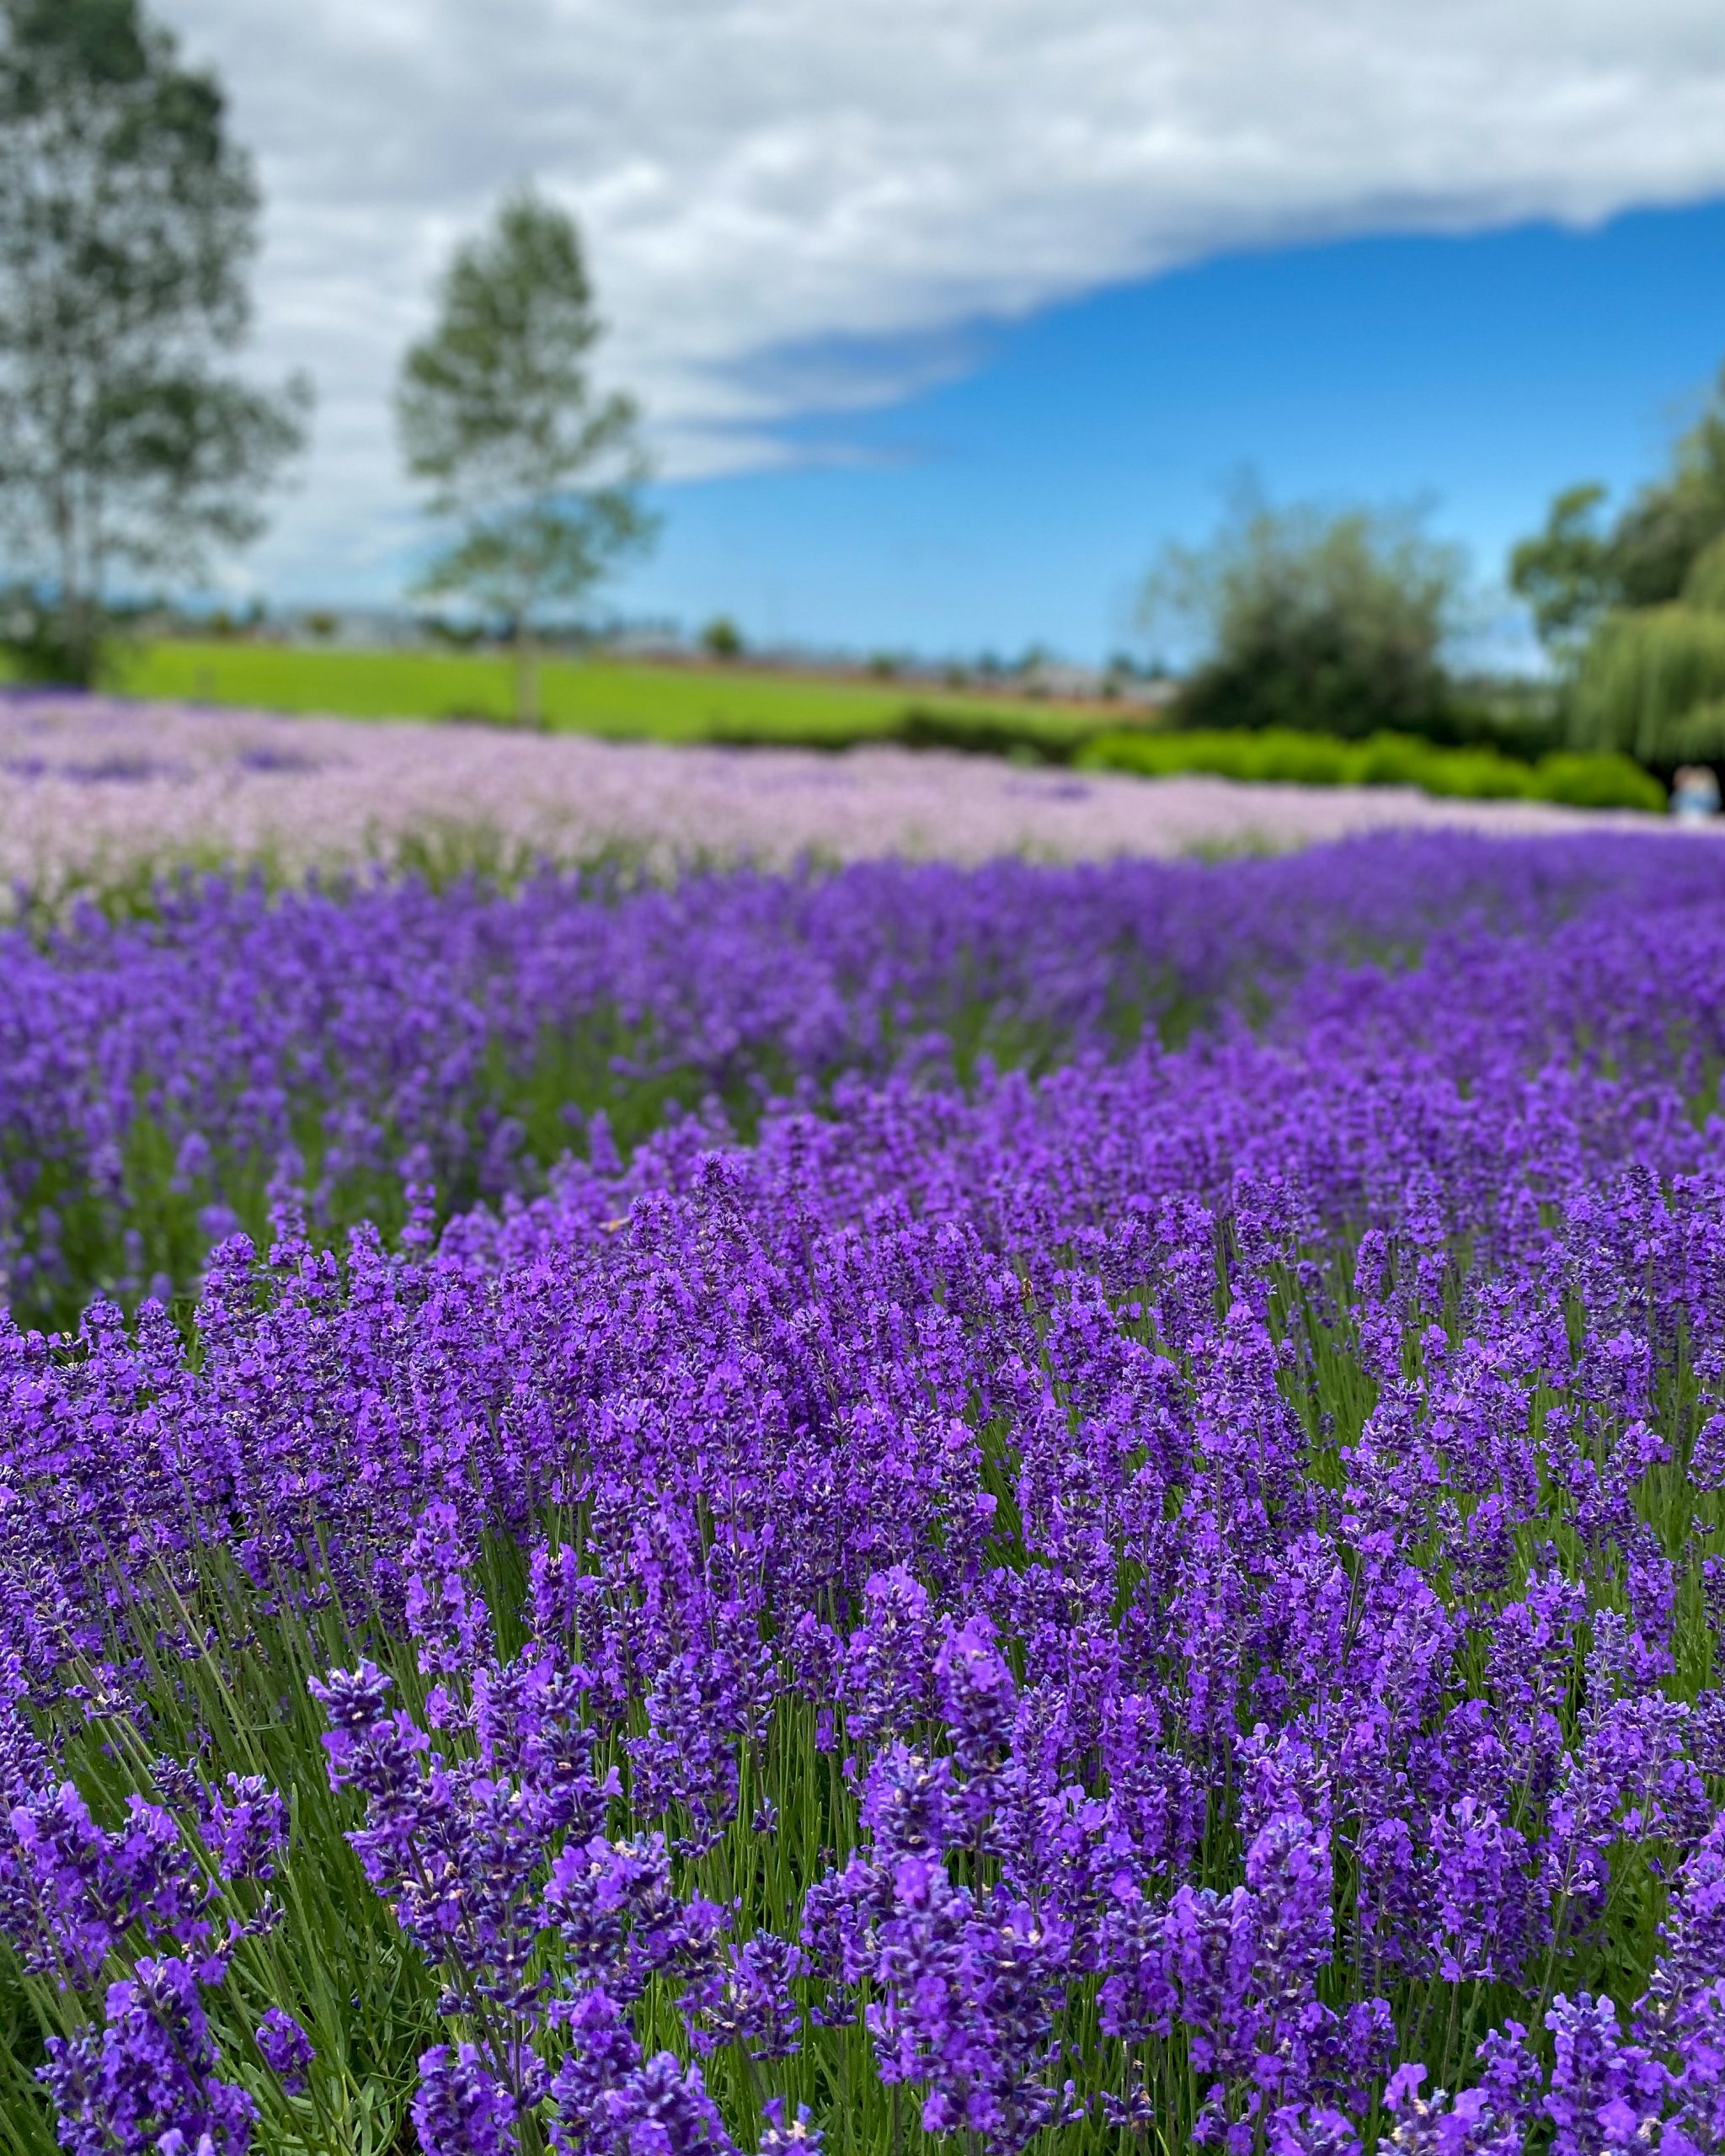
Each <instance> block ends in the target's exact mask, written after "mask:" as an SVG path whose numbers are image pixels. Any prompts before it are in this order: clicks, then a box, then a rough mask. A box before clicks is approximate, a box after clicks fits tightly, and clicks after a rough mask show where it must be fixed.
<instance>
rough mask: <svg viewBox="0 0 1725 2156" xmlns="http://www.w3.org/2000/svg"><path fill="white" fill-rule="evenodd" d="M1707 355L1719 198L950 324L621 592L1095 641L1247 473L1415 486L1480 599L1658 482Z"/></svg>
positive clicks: (686, 517)
mask: <svg viewBox="0 0 1725 2156" xmlns="http://www.w3.org/2000/svg"><path fill="white" fill-rule="evenodd" d="M856 356H857V357H859V358H862V359H867V358H868V356H869V355H867V354H863V355H856ZM877 356H879V355H877ZM892 357H893V360H894V362H895V365H896V366H900V367H912V368H914V366H915V363H916V358H917V355H916V353H915V352H914V351H912V352H909V353H904V352H900V353H895V354H894V355H892ZM1722 360H1725V203H1717V202H1716V203H1710V204H1707V205H1702V206H1699V207H1696V208H1690V209H1685V210H1680V211H1653V212H1640V213H1635V214H1632V215H1629V216H1621V217H1619V218H1616V219H1615V220H1613V221H1610V222H1609V223H1607V224H1605V226H1603V227H1599V228H1598V229H1596V230H1593V231H1589V232H1576V231H1573V230H1564V229H1562V228H1560V227H1555V226H1552V225H1549V224H1545V225H1532V226H1525V227H1517V228H1515V229H1513V230H1510V231H1507V232H1490V233H1484V234H1474V235H1470V236H1464V237H1384V238H1372V237H1364V238H1357V239H1348V240H1344V241H1340V242H1334V243H1328V244H1319V245H1310V246H1301V247H1291V248H1274V249H1269V250H1261V251H1254V252H1251V253H1238V254H1228V255H1224V256H1221V257H1220V258H1218V259H1213V260H1210V261H1207V262H1203V263H1200V264H1195V265H1193V266H1190V267H1188V268H1184V269H1180V270H1172V271H1170V272H1168V273H1167V274H1165V275H1162V276H1159V277H1156V278H1151V279H1149V280H1144V281H1141V282H1139V283H1135V284H1130V285H1124V286H1119V287H1116V288H1114V289H1110V290H1108V291H1103V292H1099V293H1097V294H1096V295H1095V296H1092V297H1090V298H1087V299H1085V300H1082V301H1081V302H1076V303H1074V304H1071V305H1067V306H1063V307H1054V308H1050V309H1049V310H1047V311H1045V312H1041V313H1039V314H1037V315H1036V316H1034V317H1033V318H1031V319H1030V320H1028V321H1026V322H1023V323H1017V324H1016V325H1014V326H1012V327H1010V328H996V329H993V330H989V329H987V328H982V327H978V328H973V329H971V330H969V332H967V333H965V334H963V335H953V336H949V337H948V338H947V339H944V340H943V344H941V345H939V346H937V347H936V348H934V350H933V351H932V354H931V355H929V356H928V364H929V366H930V367H932V366H942V365H944V366H950V367H953V368H961V369H962V371H959V372H958V373H956V374H955V376H954V377H953V378H952V379H948V380H947V381H944V382H941V383H940V384H939V385H938V386H936V387H929V388H927V389H924V390H923V391H921V392H920V393H917V394H913V395H911V396H908V397H906V398H904V399H903V400H902V401H899V402H895V403H891V404H889V405H888V406H886V407H884V408H878V409H874V410H871V411H867V412H863V413H857V412H850V413H841V414H834V415H831V416H827V417H824V416H822V415H821V414H819V413H818V412H817V413H814V414H809V415H808V416H805V417H804V418H802V419H798V421H797V422H795V423H794V424H790V425H787V426H785V427H784V428H782V429H781V430H780V431H781V433H782V436H783V438H784V439H785V440H788V441H789V442H791V443H793V444H794V445H795V446H796V448H797V451H798V453H799V454H800V455H802V456H806V457H807V458H809V460H810V461H809V462H806V463H802V464H793V465H789V466H785V467H777V468H772V469H767V470H759V471H754V472H740V473H733V474H730V475H727V476H724V477H720V478H712V479H706V480H697V481H691V482H686V483H681V484H675V485H668V486H662V487H660V488H659V489H657V494H658V497H659V499H660V505H661V507H662V508H663V510H664V511H665V520H666V521H665V531H664V536H663V538H662V540H661V542H660V547H659V550H658V552H657V555H656V557H655V558H654V560H653V561H652V562H651V563H649V565H647V566H646V567H645V568H643V569H641V570H639V571H638V572H637V573H635V574H632V575H631V576H630V577H628V579H626V581H625V582H624V583H622V584H621V585H620V586H619V587H618V588H617V594H616V595H617V600H618V601H619V603H621V604H622V605H625V606H628V607H629V608H631V609H633V610H636V611H644V612H651V611H665V612H666V613H668V614H671V615H674V616H678V617H680V618H681V619H683V620H685V621H687V622H698V621H700V620H702V619H704V618H705V617H706V616H709V615H711V614H713V613H717V612H721V611H723V612H727V613H729V614H731V615H733V616H734V617H735V618H736V620H737V621H738V622H739V623H740V626H741V627H743V629H744V631H745V633H746V634H748V635H749V636H750V637H752V638H761V639H766V640H775V639H777V638H798V639H800V640H803V641H805V642H809V643H822V642H826V641H831V642H833V643H843V644H849V645H852V646H859V647H863V648H873V647H881V648H889V647H900V646H908V647H914V648H919V649H921V650H925V651H929V652H944V651H963V652H974V651H977V650H980V649H982V648H986V647H992V648H995V649H996V650H998V651H1001V652H1003V653H1010V652H1016V651H1017V650H1020V649H1022V648H1023V646H1024V645H1025V644H1026V643H1029V642H1031V641H1040V642H1042V643H1046V644H1049V645H1050V646H1053V647H1055V648H1059V649H1060V650H1063V651H1065V652H1067V653H1070V654H1072V655H1074V656H1082V657H1093V656H1097V655H1100V654H1103V653H1104V652H1106V651H1108V650H1110V649H1112V648H1114V646H1115V645H1117V644H1120V643H1126V642H1128V641H1129V630H1130V611H1131V600H1132V595H1133V592H1134V588H1135V584H1136V583H1137V581H1138V580H1139V579H1140V577H1141V575H1142V574H1143V571H1144V568H1145V567H1146V563H1148V562H1149V560H1150V559H1151V556H1152V555H1153V553H1154V552H1155V550H1156V546H1157V545H1158V543H1159V542H1161V541H1162V540H1163V539H1164V538H1167V537H1169V536H1176V537H1181V538H1186V539H1192V538H1196V537H1199V536H1202V535H1203V534H1204V532H1205V531H1207V530H1208V529H1209V528H1210V526H1211V525H1212V524H1213V523H1214V521H1215V518H1216V516H1217V515H1218V513H1219V511H1220V508H1221V506H1222V504H1223V499H1224V496H1225V494H1226V488H1227V486H1228V483H1229V482H1230V480H1231V478H1234V477H1235V476H1236V475H1237V474H1239V473H1240V472H1242V470H1243V469H1247V468H1249V469H1251V470H1252V472H1255V473H1256V474H1257V475H1258V478H1259V479H1260V480H1261V481H1262V483H1263V485H1264V487H1265V488H1266V490H1267V491H1268V493H1269V494H1270V495H1271V496H1272V498H1274V499H1289V498H1293V497H1309V496H1317V497H1323V498H1329V499H1338V500H1340V499H1360V500H1368V501H1374V502H1383V501H1390V500H1400V501H1408V500H1413V499H1425V500H1428V501H1429V503H1430V504H1431V511H1430V526H1431V529H1432V530H1433V531H1435V532H1439V533H1441V534H1443V535H1444V536H1451V537H1455V538H1459V539H1461V540H1462V541H1464V542H1466V544H1467V545H1468V547H1470V549H1471V552H1472V554H1473V557H1474V561H1475V566H1476V569H1477V573H1478V574H1479V577H1480V580H1481V583H1482V585H1486V586H1489V585H1491V584H1493V583H1494V582H1500V579H1501V577H1502V574H1503V560H1504V557H1505V554H1506V552H1507V550H1508V547H1509V544H1510V543H1511V542H1512V541H1513V540H1514V538H1515V537H1517V536H1519V535H1521V534H1522V533H1524V532H1525V531H1529V530H1530V529H1531V528H1532V527H1533V526H1535V525H1536V524H1537V522H1538V521H1539V520H1540V518H1541V515H1543V512H1544V508H1545V504H1546V502H1547V500H1548V499H1549V498H1550V496H1551V494H1553V493H1554V492H1555V491H1556V490H1557V488H1559V487H1560V486H1562V485H1565V484H1567V483H1569V482H1570V481H1572V480H1574V479H1578V478H1599V479H1601V480H1604V481H1605V482H1606V483H1608V484H1610V485H1611V486H1613V487H1614V488H1629V487H1632V485H1633V484H1634V483H1636V482H1637V480H1638V479H1639V478H1642V477H1644V476H1646V475H1647V474H1648V472H1649V471H1650V470H1652V469H1653V468H1654V467H1656V466H1657V465H1658V462H1659V461H1660V459H1661V458H1662V456H1663V455H1664V450H1665V447H1666V445H1667V444H1668V442H1669V439H1670V437H1671V435H1672V433H1673V432H1674V430H1675V429H1676V428H1677V427H1678V426H1680V424H1682V421H1683V419H1684V417H1685V414H1688V413H1690V412H1691V411H1692V410H1693V409H1694V408H1695V405H1696V401H1697V400H1698V399H1699V398H1701V396H1702V395H1703V394H1704V393H1705V392H1706V388H1707V386H1708V385H1709V383H1710V382H1711V381H1712V377H1713V376H1714V374H1715V373H1716V371H1717V368H1718V366H1719V365H1720V363H1721V361H1722ZM1523 634H1524V632H1521V631H1519V629H1518V628H1517V627H1515V626H1514V621H1513V617H1512V618H1510V619H1506V620H1505V621H1504V622H1503V627H1501V629H1500V630H1499V631H1498V642H1499V643H1501V644H1503V645H1504V646H1505V647H1508V648H1513V647H1514V646H1515V645H1516V643H1518V641H1519V639H1520V638H1521V637H1522V636H1523Z"/></svg>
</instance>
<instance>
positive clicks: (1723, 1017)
mask: <svg viewBox="0 0 1725 2156" xmlns="http://www.w3.org/2000/svg"><path fill="white" fill-rule="evenodd" d="M0 942H3V946H4V958H5V963H4V965H3V967H0V1234H3V1238H4V1245H3V1247H4V1262H5V1266H6V1271H7V1277H8V1295H9V1299H10V1302H11V1305H12V1310H13V1318H12V1319H11V1321H9V1322H8V1326H7V1329H6V1330H5V1331H4V1334H3V1341H0V1355H3V1363H4V1372H3V1377H0V1384H3V1386H4V1393H5V1401H6V1407H5V1416H4V1424H3V1439H0V1777H3V1780H4V1782H5V1785H6V1806H5V1824H4V1828H3V1831H0V1936H3V1940H4V1946H3V1949H0V2023H3V2026H4V2031H5V2047H4V2051H3V2053H0V2063H3V2069H4V2073H5V2075H6V2079H5V2081H4V2084H3V2085H0V2147H3V2148H6V2149H8V2150H9V2151H16V2152H19V2156H46V2152H48V2151H49V2150H51V2149H52V2148H55V2147H56V2145H57V2146H58V2147H60V2148H64V2149H67V2150H69V2151H72V2152H73V2156H115V2152H123V2156H145V2152H150V2156H156V2152H160V2156H205V2152H206V2151H207V2152H208V2156H239V2152H242V2151H245V2150H248V2149H249V2150H254V2151H259V2152H270V2156H274V2152H277V2151H280V2152H296V2153H297V2152H318V2153H319V2156H322V2153H323V2152H337V2151H339V2152H344V2153H345V2152H352V2156H411V2152H414V2151H416V2150H417V2151H419V2152H422V2156H501V2152H515V2151H520V2152H522V2156H540V2152H542V2151H547V2150H550V2151H556V2152H558V2156H732V2153H733V2152H734V2151H742V2152H748V2156H792V2153H793V2152H804V2156H814V2152H817V2151H819V2150H821V2149H825V2151H827V2152H830V2156H863V2152H869V2156H877V2153H878V2156H910V2152H913V2151H919V2150H920V2151H923V2152H932V2151H936V2150H945V2149H948V2148H950V2149H951V2150H953V2152H954V2156H984V2152H987V2156H1014V2152H1017V2151H1018V2150H1020V2149H1023V2148H1027V2147H1030V2146H1035V2147H1037V2148H1046V2149H1048V2150H1049V2151H1050V2152H1053V2151H1056V2150H1058V2151H1060V2152H1061V2153H1062V2156H1065V2152H1071V2156H1088V2153H1089V2152H1092V2151H1097V2152H1100V2151H1103V2150H1105V2149H1106V2150H1116V2149H1123V2148H1143V2149H1151V2150H1157V2151H1166V2152H1169V2156H1172V2152H1174V2151H1178V2150H1182V2149H1184V2148H1188V2147H1189V2146H1191V2145H1193V2144H1194V2143H1197V2144H1199V2145H1201V2146H1206V2147H1215V2148H1220V2149H1224V2150H1226V2151H1229V2152H1231V2156H1271V2152H1274V2156H1284V2153H1289V2152H1294V2151H1311V2152H1325V2156H1349V2152H1354V2151H1356V2150H1357V2151H1362V2152H1367V2151H1369V2152H1374V2156H1375V2152H1378V2151H1381V2150H1389V2151H1397V2152H1402V2151H1405V2152H1415V2151H1428V2150H1429V2151H1432V2152H1439V2151H1441V2152H1443V2156H1465V2152H1481V2156H1484V2153H1485V2152H1491V2156H1514V2152H1519V2151H1524V2150H1525V2151H1529V2152H1537V2151H1543V2150H1546V2149H1547V2148H1549V2149H1551V2150H1553V2151H1555V2152H1557V2156H1599V2152H1604V2151H1606V2150H1613V2151H1619V2150H1621V2151H1630V2150H1637V2151H1638V2150H1653V2151H1663V2152H1669V2156H1688V2152H1691V2151H1695V2152H1704V2151H1717V2150H1720V2149H1722V2148H1725V1811H1722V1806H1725V1551H1720V1550H1718V1549H1717V1544H1718V1540H1719V1537H1720V1534H1721V1531H1722V1529H1725V1499H1722V1494H1721V1493H1722V1491H1725V1207H1722V1198H1725V1120H1722V1116H1721V1109H1720V1097H1719V1087H1720V1081H1721V1075H1722V1072H1725V852H1722V851H1719V850H1718V849H1717V848H1715V847H1714V846H1712V845H1711V844H1708V843H1706V842H1705V841H1692V842H1691V841H1683V840H1675V841H1674V840H1672V839H1671V838H1669V837H1667V836H1665V835H1653V834H1650V835H1646V836H1633V835H1624V834H1621V833H1614V832H1613V831H1611V830H1609V829H1605V828H1601V827H1600V826H1598V825H1594V827H1592V828H1591V829H1590V830H1589V831H1588V833H1587V834H1586V835H1584V836H1578V837H1562V836H1557V837H1548V838H1541V839H1528V838H1523V839H1513V838H1510V839H1493V840H1487V839H1485V838H1481V837H1468V836H1466V835H1457V834H1455V833H1450V834H1446V835H1423V836H1421V835H1410V834H1406V833H1404V834H1400V835H1385V836H1379V837H1375V838H1369V839H1360V840H1356V841H1353V842H1350V843H1348V844H1347V845H1343V846H1330V847H1326V848H1318V849H1315V850H1312V851H1306V852H1304V853H1295V854H1288V855H1284V856H1280V857H1274V858H1265V859H1239V860H1233V861H1226V862H1219V863H1215V864H1213V865H1209V866H1206V865H1203V864H1200V863H1198V862H1153V861H1137V862H1114V863H1111V864H1108V865H1090V866H1070V867H1052V866H1044V867H1036V866H1032V865H1028V864H1027V863H1024V862H1013V861H1005V862H998V861H997V862H992V863H990V864H988V865H985V866H982V867H973V868H965V867H954V866H941V865H937V864H933V863H928V864H922V865H909V864H906V863H904V862H894V861H882V862H863V863H859V864H857V865H853V866H852V867H844V868H840V869H837V870H835V871H832V872H830V873H819V874H817V873H814V872H812V871H808V870H805V871H803V872H801V873H796V874H793V875H790V876H779V875H775V874H772V873H766V872H765V871H753V872H748V873H736V872H727V873H720V872H718V871H714V872H711V873H704V874H699V875H689V876H686V877H684V878H682V879H681V880H680V881H677V882H676V883H669V884H666V885H663V886H658V885H653V884H649V883H643V882H639V881H636V880H633V879H632V878H629V877H628V876H627V875H625V874H624V873H622V871H621V870H619V869H617V868H611V869H604V870H591V869H590V870H586V871H583V872H580V873H575V872H569V873H554V872H552V871H548V870H547V871H546V872H544V873H539V874H537V875H531V876H528V877H527V878H525V880H523V881H521V883H519V884H515V883H511V884H510V886H509V887H508V888H506V889H505V888H503V887H500V886H494V885H491V884H489V883H486V882H484V881H483V879H481V878H477V877H475V876H472V875H467V876H455V877H452V878H444V879H433V880H430V881H425V880H418V881H416V880H413V879H411V878H408V879H403V878H399V877H384V876H382V875H380V874H377V873H367V872H361V873H356V874H355V876H354V877H352V878H350V879H348V880H343V879H342V878H339V877H334V878H332V877H327V876H326V877H325V878H324V879H323V880H322V881H321V882H313V883H311V884H309V885H307V886H306V887H304V888H301V889H291V890H288V891H286V892H285V893H284V892H279V891H272V889H270V888H268V887H266V885H265V884H264V883H262V882H261V881H256V880H247V879H246V878H244V877H243V876H241V877H235V878H229V879H228V880H226V881H222V880H213V881H212V880H203V881H198V880H195V879H184V880H182V881H180V882H179V883H172V884H164V885H161V886H158V888H157V889H155V890H154V891H153V892H152V894H150V895H149V899H148V903H147V904H140V903H133V904H131V905H126V906H124V907H115V908H111V909H109V910H106V911H104V910H99V909H98V908H96V907H93V906H87V907H85V908H83V909H82V910H73V911H72V912H71V913H65V912H63V911H56V910H53V909H49V910H46V911H44V912H40V913H35V912H31V911H30V910H28V909H26V915H25V918H24V921H22V922H21V924H20V925H19V926H16V927H14V928H13V929H10V930H8V931H5V932H4V935H3V937H0Z"/></svg>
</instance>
